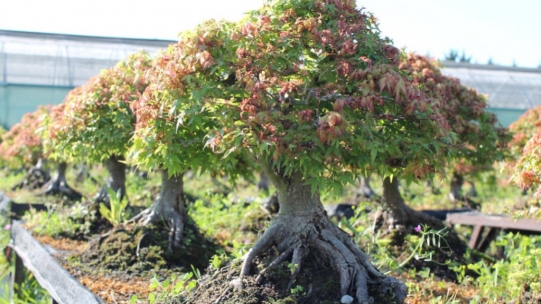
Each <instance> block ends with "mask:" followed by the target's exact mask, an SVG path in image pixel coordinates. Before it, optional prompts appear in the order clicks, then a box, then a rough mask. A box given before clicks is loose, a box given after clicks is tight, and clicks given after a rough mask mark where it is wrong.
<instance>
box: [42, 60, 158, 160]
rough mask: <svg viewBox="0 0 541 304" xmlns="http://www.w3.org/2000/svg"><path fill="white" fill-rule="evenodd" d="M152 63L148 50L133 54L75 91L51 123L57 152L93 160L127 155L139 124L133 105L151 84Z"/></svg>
mask: <svg viewBox="0 0 541 304" xmlns="http://www.w3.org/2000/svg"><path fill="white" fill-rule="evenodd" d="M150 62H151V58H150V56H149V55H148V53H146V52H142V51H141V52H138V53H135V54H132V55H130V56H128V58H127V59H126V60H124V61H120V62H119V63H118V64H116V66H115V67H113V68H110V69H107V70H102V71H101V72H100V73H99V74H98V75H97V76H95V77H93V78H92V79H90V80H89V81H88V82H87V83H86V84H85V85H83V86H82V87H80V88H76V89H74V90H72V91H71V92H70V94H68V96H67V97H66V99H65V100H64V103H65V106H64V108H63V115H58V116H57V117H56V120H55V121H54V122H53V124H54V126H51V128H52V131H51V137H52V139H53V140H52V145H53V146H54V148H55V151H56V153H58V154H59V155H62V156H64V157H68V158H71V159H73V160H77V161H81V160H85V161H90V162H100V161H103V160H104V159H107V158H109V157H111V156H113V155H117V156H123V155H125V153H126V151H127V147H128V144H129V140H130V138H131V136H132V133H133V130H134V123H135V116H134V114H133V112H132V111H131V110H130V104H131V103H133V102H134V101H136V100H138V99H139V96H140V95H141V93H142V92H143V91H144V89H145V88H146V86H147V81H146V73H147V70H148V69H149V67H150Z"/></svg>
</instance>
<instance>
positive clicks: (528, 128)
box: [508, 106, 541, 160]
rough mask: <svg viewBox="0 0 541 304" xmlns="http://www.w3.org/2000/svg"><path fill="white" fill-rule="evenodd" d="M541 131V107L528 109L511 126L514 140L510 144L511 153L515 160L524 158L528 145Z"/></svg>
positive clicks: (510, 130)
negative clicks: (525, 148)
mask: <svg viewBox="0 0 541 304" xmlns="http://www.w3.org/2000/svg"><path fill="white" fill-rule="evenodd" d="M540 130H541V106H537V107H533V108H531V109H528V110H527V111H526V112H524V114H522V115H521V116H520V117H519V119H517V120H516V121H515V122H513V123H512V124H511V125H510V126H509V132H511V134H512V140H511V141H510V142H509V144H508V147H509V152H510V154H511V156H512V158H513V159H514V160H518V159H519V158H521V157H522V156H523V151H524V147H525V146H526V143H527V142H528V141H529V140H530V139H531V138H532V137H534V136H535V135H537V133H539V131H540Z"/></svg>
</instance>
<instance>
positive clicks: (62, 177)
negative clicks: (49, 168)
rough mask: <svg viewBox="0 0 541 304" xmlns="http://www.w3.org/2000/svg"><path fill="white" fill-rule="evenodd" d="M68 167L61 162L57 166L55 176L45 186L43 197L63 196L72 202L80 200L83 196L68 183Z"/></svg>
mask: <svg viewBox="0 0 541 304" xmlns="http://www.w3.org/2000/svg"><path fill="white" fill-rule="evenodd" d="M67 167H68V165H67V164H66V163H65V162H60V163H58V164H57V165H56V174H55V176H54V177H53V178H52V179H51V180H50V181H49V182H48V183H47V184H46V185H45V190H44V191H43V192H42V194H43V195H59V194H60V195H63V196H65V197H67V198H68V199H70V200H80V199H81V198H82V197H83V196H82V195H81V193H79V192H77V191H75V190H74V189H73V188H71V187H70V186H69V185H68V183H67V182H66V169H67Z"/></svg>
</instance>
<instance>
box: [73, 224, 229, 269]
mask: <svg viewBox="0 0 541 304" xmlns="http://www.w3.org/2000/svg"><path fill="white" fill-rule="evenodd" d="M168 246H169V229H168V227H166V226H165V225H152V226H132V227H125V228H115V229H113V230H111V231H110V232H108V233H106V234H103V235H101V236H99V237H97V238H95V239H93V240H92V241H91V242H90V245H89V248H88V249H87V250H86V251H84V252H83V253H82V254H81V255H80V256H79V258H80V261H81V263H82V264H83V265H86V266H90V267H93V268H94V267H95V268H98V269H101V270H111V271H117V272H118V271H121V272H125V273H128V274H129V273H137V274H138V275H140V276H144V274H145V273H150V272H152V273H158V274H163V275H164V276H165V275H166V274H167V272H168V270H170V269H175V271H179V272H187V271H191V270H192V266H193V267H194V268H197V269H200V270H202V269H205V268H206V267H207V266H208V264H209V261H210V259H211V257H212V256H213V255H214V254H216V253H217V251H218V250H219V249H220V247H219V246H218V245H216V243H214V242H213V241H211V240H209V239H208V238H206V237H204V236H203V235H202V234H201V233H200V232H199V231H198V230H197V228H196V227H195V225H194V223H193V221H192V220H191V219H188V223H187V224H186V228H185V229H184V240H183V243H182V246H181V248H179V249H177V250H175V251H170V250H168Z"/></svg>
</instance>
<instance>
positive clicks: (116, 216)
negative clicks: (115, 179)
mask: <svg viewBox="0 0 541 304" xmlns="http://www.w3.org/2000/svg"><path fill="white" fill-rule="evenodd" d="M107 193H109V198H110V204H111V209H109V208H107V206H105V204H103V203H100V213H101V215H102V216H103V217H104V218H106V219H107V220H108V221H109V222H110V223H111V224H113V226H117V225H120V224H121V223H123V222H124V221H125V220H127V219H128V214H127V213H126V207H128V200H127V199H126V198H125V197H123V196H122V190H121V189H119V190H118V191H117V192H116V193H115V191H114V190H113V189H111V188H107Z"/></svg>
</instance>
